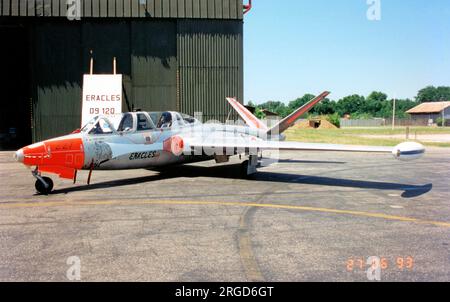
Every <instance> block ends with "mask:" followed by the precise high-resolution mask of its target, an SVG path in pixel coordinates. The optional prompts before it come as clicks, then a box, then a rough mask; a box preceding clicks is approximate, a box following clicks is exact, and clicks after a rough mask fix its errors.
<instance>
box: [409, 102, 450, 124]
mask: <svg viewBox="0 0 450 302" xmlns="http://www.w3.org/2000/svg"><path fill="white" fill-rule="evenodd" d="M406 113H409V114H411V117H412V118H413V119H428V120H430V121H431V120H432V121H433V123H436V122H437V119H438V118H442V117H444V118H445V119H446V120H450V102H430V103H422V104H420V105H419V106H417V107H414V108H412V109H411V110H408V111H406Z"/></svg>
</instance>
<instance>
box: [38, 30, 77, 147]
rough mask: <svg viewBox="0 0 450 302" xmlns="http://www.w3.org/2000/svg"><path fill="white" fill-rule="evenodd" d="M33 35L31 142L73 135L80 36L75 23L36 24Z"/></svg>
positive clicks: (75, 117) (75, 126)
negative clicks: (69, 133) (62, 135)
mask: <svg viewBox="0 0 450 302" xmlns="http://www.w3.org/2000/svg"><path fill="white" fill-rule="evenodd" d="M31 30H32V32H33V34H32V39H33V42H32V45H33V46H32V48H33V49H34V51H33V58H32V61H33V62H32V70H33V73H34V74H33V77H32V78H33V79H34V86H35V88H34V89H33V92H34V95H33V96H32V99H33V122H34V127H33V140H34V141H40V140H42V139H46V138H49V137H54V136H58V135H61V134H63V133H68V132H70V131H73V130H74V129H76V128H77V127H79V124H80V113H81V75H82V74H83V70H82V66H83V63H82V57H81V54H82V53H81V51H80V46H79V45H80V41H81V32H80V29H79V26H78V25H76V24H75V23H65V24H59V25H58V26H55V25H53V24H36V25H35V26H33V28H31Z"/></svg>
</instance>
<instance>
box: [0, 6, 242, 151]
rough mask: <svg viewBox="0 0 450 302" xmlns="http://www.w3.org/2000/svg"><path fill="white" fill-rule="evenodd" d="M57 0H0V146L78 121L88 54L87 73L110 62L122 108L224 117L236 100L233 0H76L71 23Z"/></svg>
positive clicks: (238, 47) (237, 22)
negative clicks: (117, 80)
mask: <svg viewBox="0 0 450 302" xmlns="http://www.w3.org/2000/svg"><path fill="white" fill-rule="evenodd" d="M76 1H77V0H73V2H76ZM67 2H68V1H66V0H0V16H1V17H0V18H1V21H0V38H1V41H3V42H2V47H0V66H1V68H2V73H3V75H4V76H3V77H2V78H3V80H2V81H1V84H0V85H1V87H0V88H1V91H2V100H1V102H2V109H1V111H0V149H5V148H15V147H19V146H23V145H26V144H28V143H31V142H32V141H40V140H43V139H47V138H50V137H54V136H59V135H62V134H65V133H68V132H71V131H73V130H74V129H76V128H79V126H80V120H81V93H82V78H83V74H86V73H89V61H90V58H91V57H92V58H93V59H94V73H95V74H102V73H106V74H108V73H112V60H113V58H114V57H115V58H116V59H117V72H118V73H120V74H123V108H124V110H128V111H132V110H133V109H136V108H139V109H142V110H147V111H159V110H176V111H180V112H183V113H186V114H190V115H193V114H194V113H195V112H202V113H203V118H204V120H207V119H216V120H221V121H224V120H225V119H226V118H227V115H228V113H229V109H228V108H227V104H226V102H225V100H224V98H225V97H226V96H235V97H237V98H238V99H239V100H242V99H243V13H244V12H243V9H244V3H243V1H242V0H79V6H80V7H79V8H80V9H79V17H80V20H72V21H71V20H69V19H68V18H67V12H68V5H67ZM69 2H70V1H69Z"/></svg>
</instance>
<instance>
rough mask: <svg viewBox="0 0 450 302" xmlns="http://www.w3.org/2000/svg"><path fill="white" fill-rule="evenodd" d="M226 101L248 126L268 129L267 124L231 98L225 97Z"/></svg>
mask: <svg viewBox="0 0 450 302" xmlns="http://www.w3.org/2000/svg"><path fill="white" fill-rule="evenodd" d="M227 101H228V103H230V105H231V106H232V107H233V108H234V110H236V112H237V113H238V114H239V115H240V116H241V118H242V119H243V120H244V121H245V122H246V123H247V125H248V126H249V127H250V128H254V129H260V130H268V129H267V126H266V125H265V124H264V123H263V122H261V121H260V120H259V119H258V118H257V117H256V116H254V115H253V114H252V113H251V112H250V111H248V109H247V108H245V107H244V106H243V105H242V104H241V103H239V102H238V101H236V100H235V99H233V98H227Z"/></svg>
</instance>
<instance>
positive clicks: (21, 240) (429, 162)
mask: <svg viewBox="0 0 450 302" xmlns="http://www.w3.org/2000/svg"><path fill="white" fill-rule="evenodd" d="M12 154H13V153H12V152H0V181H1V183H2V186H1V187H0V281H68V280H69V279H68V272H73V270H72V269H73V264H74V263H79V264H80V272H81V274H80V278H81V281H368V280H369V279H368V277H367V270H370V262H369V265H368V264H366V261H367V259H368V258H369V257H372V256H376V257H379V258H380V260H381V263H382V267H383V269H382V270H381V274H380V277H381V281H450V190H449V179H450V150H449V149H439V148H436V149H430V150H429V151H428V153H427V155H426V156H425V157H424V158H423V159H421V160H418V161H415V162H409V163H408V162H399V161H396V160H394V159H393V158H392V157H391V156H386V155H367V154H359V153H358V154H355V153H352V154H348V153H333V152H325V153H317V152H316V153H293V152H283V153H282V154H281V158H282V160H281V161H280V163H278V164H275V165H272V166H270V167H265V168H261V169H260V172H259V173H258V174H257V175H256V176H254V177H253V178H252V179H249V180H246V179H240V178H239V176H238V174H239V172H238V171H239V165H238V164H236V162H237V160H238V159H234V162H232V163H230V164H227V165H219V166H217V165H215V164H214V163H213V162H207V163H202V164H196V165H191V166H183V167H176V168H170V169H168V170H167V171H165V172H163V173H161V174H160V173H159V172H153V171H147V170H134V171H115V172H100V171H98V172H97V171H94V173H93V176H92V184H91V185H90V186H87V185H86V179H87V172H86V171H83V172H80V173H79V180H78V183H77V184H75V185H74V184H72V182H71V181H67V180H59V179H57V178H56V177H52V179H53V180H54V182H55V191H54V192H53V193H52V194H50V195H48V196H43V195H37V194H36V192H35V189H34V181H35V180H34V178H33V177H32V175H31V173H30V170H29V169H27V168H25V167H24V166H22V165H21V164H18V163H15V162H14V161H13V158H12ZM72 256H75V258H73V257H72ZM70 257H72V258H70ZM73 259H77V260H76V261H75V262H73V261H74V260H73ZM78 260H79V262H77V261H78ZM69 275H70V273H69ZM72 276H73V275H72ZM72 279H73V278H72Z"/></svg>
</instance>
